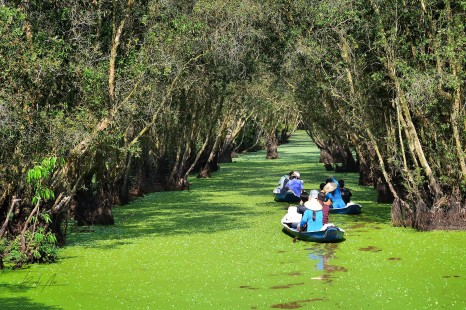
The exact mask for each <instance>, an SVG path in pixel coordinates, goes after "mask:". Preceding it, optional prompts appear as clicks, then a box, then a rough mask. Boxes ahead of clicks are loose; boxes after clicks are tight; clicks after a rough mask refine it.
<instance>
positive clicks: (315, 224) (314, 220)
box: [298, 196, 324, 231]
mask: <svg viewBox="0 0 466 310" xmlns="http://www.w3.org/2000/svg"><path fill="white" fill-rule="evenodd" d="M304 206H305V207H306V209H307V210H306V211H304V214H303V218H302V219H301V223H299V225H298V231H301V229H303V227H304V225H307V228H306V231H317V230H320V229H321V228H322V226H324V223H323V218H324V216H323V212H322V206H321V204H320V203H319V202H318V201H317V197H315V196H311V197H310V198H309V200H308V201H306V202H305V203H304Z"/></svg>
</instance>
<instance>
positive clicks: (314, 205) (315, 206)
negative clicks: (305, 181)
mask: <svg viewBox="0 0 466 310" xmlns="http://www.w3.org/2000/svg"><path fill="white" fill-rule="evenodd" d="M304 206H305V207H306V208H308V209H309V210H312V211H320V210H322V206H321V205H320V203H319V202H318V201H317V199H315V198H311V199H309V200H308V201H306V202H305V203H304Z"/></svg>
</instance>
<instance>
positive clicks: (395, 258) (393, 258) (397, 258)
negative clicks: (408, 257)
mask: <svg viewBox="0 0 466 310" xmlns="http://www.w3.org/2000/svg"><path fill="white" fill-rule="evenodd" d="M388 260H401V258H399V257H389V258H388Z"/></svg>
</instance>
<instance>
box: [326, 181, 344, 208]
mask: <svg viewBox="0 0 466 310" xmlns="http://www.w3.org/2000/svg"><path fill="white" fill-rule="evenodd" d="M327 181H328V182H327V184H325V186H324V190H323V191H324V192H325V197H327V198H328V199H330V200H331V201H332V206H331V207H332V208H334V209H341V208H345V207H346V203H345V202H344V201H343V199H342V198H341V191H340V184H338V181H337V180H335V178H334V177H333V176H330V177H329V178H328V179H327Z"/></svg>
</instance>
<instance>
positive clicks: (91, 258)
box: [0, 132, 466, 310]
mask: <svg viewBox="0 0 466 310" xmlns="http://www.w3.org/2000/svg"><path fill="white" fill-rule="evenodd" d="M279 155H280V158H279V159H277V160H273V161H272V160H265V152H257V153H251V154H247V155H241V156H239V157H238V158H235V159H234V162H233V163H231V164H222V165H221V170H220V171H219V172H217V173H215V174H214V176H213V178H211V179H196V178H194V177H193V178H192V179H191V180H190V182H192V184H193V185H192V186H191V189H190V190H189V191H183V192H162V193H153V194H150V195H147V196H145V197H143V198H141V199H138V200H136V201H133V202H132V203H131V204H129V205H126V206H121V207H117V208H115V209H114V215H115V222H116V224H115V225H114V226H111V227H71V232H70V235H69V243H68V245H67V246H66V247H65V248H63V249H61V250H60V255H59V257H60V259H59V261H58V262H57V263H54V264H49V265H34V266H29V267H28V268H25V269H23V270H16V271H2V272H1V273H0V309H2V310H3V309H171V308H177V309H270V308H277V309H298V308H303V309H312V308H315V309H321V308H322V309H323V308H329V309H336V308H341V309H465V308H466V297H465V296H466V247H465V244H466V232H442V231H434V232H427V233H420V232H416V231H413V230H411V229H405V228H394V227H391V225H390V205H386V204H377V203H376V202H375V197H376V195H375V191H374V190H373V188H371V187H361V186H359V185H358V182H357V181H358V175H357V174H348V173H338V174H337V173H335V174H334V175H335V177H336V178H337V179H345V183H346V185H347V187H348V188H350V189H351V190H352V193H353V200H354V201H356V202H358V203H360V204H362V205H363V213H362V214H360V215H354V216H348V215H331V218H330V221H331V222H333V223H335V224H336V225H338V226H340V227H342V228H344V229H345V230H346V233H345V240H344V241H343V242H340V243H334V244H318V243H311V242H303V241H298V242H296V243H293V242H292V239H293V238H292V237H290V236H288V235H286V234H285V233H283V232H282V230H281V225H280V219H281V217H282V216H283V214H284V213H285V212H286V207H287V206H288V204H286V203H277V202H274V201H273V196H272V190H273V188H274V187H275V186H276V184H277V182H278V179H279V178H280V176H281V175H283V174H285V173H287V172H289V171H291V170H298V171H300V172H301V176H302V179H303V180H304V182H305V188H306V189H307V190H311V189H316V188H318V186H319V184H320V183H321V182H323V180H325V179H326V178H327V177H328V175H329V173H328V172H326V171H325V169H324V168H323V166H322V164H320V163H319V162H318V160H319V152H318V149H317V148H316V147H315V146H314V145H312V143H311V142H310V140H309V138H308V137H307V136H306V135H305V133H304V132H298V133H296V134H295V135H293V137H292V139H291V142H290V143H289V144H287V145H283V146H281V147H280V148H279Z"/></svg>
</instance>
